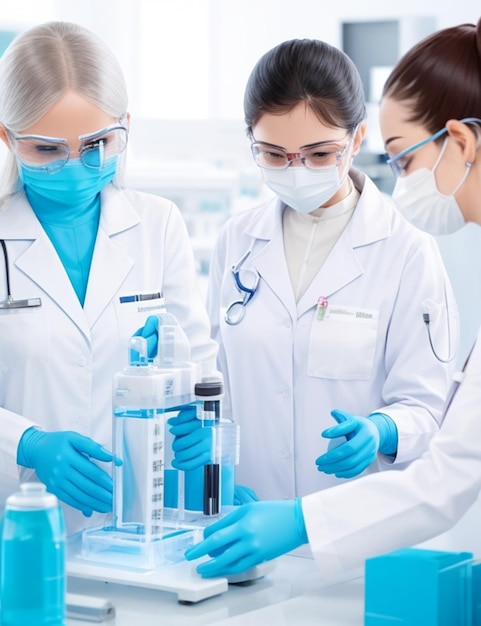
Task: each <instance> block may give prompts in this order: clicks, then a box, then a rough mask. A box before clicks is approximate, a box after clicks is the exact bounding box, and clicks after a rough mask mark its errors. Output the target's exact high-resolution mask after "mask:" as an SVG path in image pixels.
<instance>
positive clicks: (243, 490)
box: [234, 485, 259, 506]
mask: <svg viewBox="0 0 481 626" xmlns="http://www.w3.org/2000/svg"><path fill="white" fill-rule="evenodd" d="M258 501H259V498H258V497H257V494H256V492H255V491H254V490H253V489H251V488H250V487H246V486H245V485H234V505H235V506H239V505H241V504H248V503H249V502H258Z"/></svg>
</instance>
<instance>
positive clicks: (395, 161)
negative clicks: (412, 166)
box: [385, 117, 481, 178]
mask: <svg viewBox="0 0 481 626" xmlns="http://www.w3.org/2000/svg"><path fill="white" fill-rule="evenodd" d="M459 121H460V122H461V123H462V124H470V123H473V122H474V123H476V122H477V123H481V119H479V118H478V117H465V118H463V119H462V120H459ZM447 132H448V129H447V128H441V130H438V131H437V132H436V133H434V134H433V135H431V136H430V137H428V138H427V139H423V141H419V142H418V143H415V144H414V145H413V146H410V147H409V148H406V149H405V150H402V151H401V152H398V154H396V155H394V156H393V157H389V155H388V154H386V155H385V158H386V163H387V164H388V165H390V167H391V170H392V172H393V174H394V176H396V178H397V177H399V176H401V175H402V173H403V172H404V169H405V165H404V164H403V163H401V159H402V158H403V157H405V156H406V155H407V154H411V152H414V150H417V149H418V148H421V147H422V146H425V145H426V144H427V143H430V142H431V141H435V140H436V139H438V138H439V137H442V136H443V135H444V134H445V133H447Z"/></svg>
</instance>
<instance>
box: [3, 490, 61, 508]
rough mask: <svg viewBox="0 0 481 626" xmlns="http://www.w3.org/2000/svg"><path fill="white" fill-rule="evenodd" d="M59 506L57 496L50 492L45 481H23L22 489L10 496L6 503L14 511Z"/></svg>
mask: <svg viewBox="0 0 481 626" xmlns="http://www.w3.org/2000/svg"><path fill="white" fill-rule="evenodd" d="M57 506H58V500H57V497H56V496H54V494H53V493H48V492H47V488H46V487H45V485H44V484H43V483H22V484H21V485H20V491H17V492H16V493H13V494H12V495H11V496H9V497H8V498H7V503H6V507H7V509H10V510H14V511H28V510H30V511H31V510H38V509H53V508H55V507H57Z"/></svg>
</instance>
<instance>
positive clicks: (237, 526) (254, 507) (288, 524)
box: [185, 498, 308, 578]
mask: <svg viewBox="0 0 481 626" xmlns="http://www.w3.org/2000/svg"><path fill="white" fill-rule="evenodd" d="M307 541H308V539H307V533H306V527H305V524H304V515H303V513H302V505H301V500H300V498H296V499H295V500H270V501H267V500H265V501H262V502H251V503H250V504H245V505H244V506H240V507H239V508H238V509H236V510H234V511H233V512H232V513H229V514H228V515H226V516H225V517H224V518H222V519H221V520H219V521H218V522H216V523H215V524H212V525H211V526H207V527H206V528H205V530H204V541H201V542H200V543H198V544H197V545H195V546H193V547H192V548H189V549H188V550H187V551H186V552H185V558H186V559H187V560H188V561H192V560H193V559H198V558H199V557H201V556H205V555H206V554H208V555H209V556H211V557H213V558H212V559H211V560H210V561H206V562H204V563H201V564H200V565H198V566H197V568H196V569H197V572H198V573H199V574H200V575H201V576H203V577H204V578H212V577H214V576H228V575H230V574H240V573H241V572H245V571H246V570H248V569H249V568H251V567H254V566H255V565H258V564H259V563H262V562H264V561H269V560H271V559H275V558H276V557H278V556H281V554H285V553H286V552H290V551H291V550H294V549H295V548H298V547H299V546H301V545H302V544H304V543H307Z"/></svg>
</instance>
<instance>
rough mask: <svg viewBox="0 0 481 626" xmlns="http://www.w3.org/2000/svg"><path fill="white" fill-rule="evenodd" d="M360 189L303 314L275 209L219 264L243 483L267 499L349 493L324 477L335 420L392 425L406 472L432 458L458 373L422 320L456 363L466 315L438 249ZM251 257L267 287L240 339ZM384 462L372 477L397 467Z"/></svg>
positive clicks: (214, 286)
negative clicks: (234, 320) (240, 303)
mask: <svg viewBox="0 0 481 626" xmlns="http://www.w3.org/2000/svg"><path fill="white" fill-rule="evenodd" d="M350 175H351V177H352V178H353V179H354V180H355V184H356V187H357V188H358V189H359V190H360V191H361V197H360V200H359V203H358V205H357V207H356V209H355V211H354V214H353V217H352V218H351V220H350V222H349V224H348V225H347V227H346V229H345V231H344V232H343V234H342V235H341V237H340V238H339V240H338V241H337V242H336V244H335V246H334V248H333V249H332V251H331V253H330V255H329V256H328V258H327V259H326V261H325V263H324V264H323V266H322V267H321V269H320V270H319V272H318V274H317V276H316V277H315V278H314V280H313V281H312V283H311V285H310V286H309V287H308V289H307V290H306V292H305V293H304V295H303V296H302V297H301V298H300V300H299V302H298V303H297V304H296V302H295V299H294V294H293V289H292V286H291V282H290V278H289V273H288V268H287V264H286V259H285V254H284V244H283V232H282V212H283V208H284V206H283V204H282V203H281V202H280V201H279V200H277V199H274V200H272V201H271V202H269V203H267V205H264V206H261V207H260V208H256V209H254V210H251V211H247V212H245V213H241V214H238V215H235V216H233V217H232V218H231V219H230V220H229V221H228V223H227V224H226V225H225V226H224V228H223V230H222V231H221V233H220V236H219V238H218V241H217V244H216V247H215V250H214V254H213V259H212V264H211V273H210V284H209V294H208V312H209V317H210V321H211V327H212V332H213V337H214V339H216V340H217V342H218V343H219V344H220V350H219V368H220V370H221V371H222V372H223V373H224V376H225V381H226V398H225V403H224V406H225V411H226V413H229V412H230V413H231V415H232V417H233V419H234V420H235V421H236V422H238V423H239V425H240V433H241V439H240V442H241V445H240V463H239V466H238V468H237V477H236V480H237V482H238V483H241V484H245V485H248V486H249V487H251V488H253V489H254V490H255V491H256V493H257V495H258V496H259V497H260V498H261V499H274V498H278V499H282V498H293V497H295V496H304V495H306V494H308V493H311V492H313V491H317V490H319V489H323V488H326V487H329V486H331V485H334V484H340V483H341V482H342V481H341V480H340V479H336V478H335V477H333V476H328V475H326V474H323V473H320V472H318V471H317V467H316V465H315V459H316V458H317V457H318V456H319V455H320V454H322V453H323V452H325V451H326V450H327V446H328V440H327V439H325V438H322V437H321V431H322V430H324V429H325V428H327V427H329V426H333V425H334V424H335V422H334V420H333V418H332V417H331V416H330V411H331V410H332V409H334V408H339V409H343V410H346V411H349V412H352V413H354V414H357V415H364V416H366V415H368V414H370V413H372V412H374V411H380V412H382V413H385V414H387V415H389V416H390V417H391V418H392V419H393V420H394V422H395V424H396V426H397V429H398V435H399V446H398V454H397V457H396V459H395V465H396V466H400V467H402V466H403V465H404V464H405V463H407V462H410V461H412V460H413V459H415V458H417V457H418V456H420V455H421V454H422V453H423V452H424V451H425V449H426V448H427V445H428V442H429V440H430V438H431V437H432V435H433V433H435V432H436V431H437V430H438V427H439V426H438V425H439V422H440V420H441V413H442V407H443V403H444V399H445V397H446V394H447V391H448V388H449V382H450V376H451V373H452V369H453V367H454V360H451V361H450V363H449V364H445V363H441V362H440V361H439V360H438V359H437V358H436V357H435V356H434V354H433V350H432V349H431V347H430V344H429V338H428V334H427V331H426V327H425V324H424V322H423V313H429V314H430V319H431V325H430V326H431V337H432V341H433V344H434V346H435V349H436V351H437V353H438V355H439V356H441V358H446V357H448V356H453V354H454V352H455V346H456V345H457V341H458V313H457V308H456V304H455V301H454V297H453V294H452V291H451V287H450V284H449V280H448V278H447V275H446V272H445V269H444V266H443V263H442V260H441V257H440V253H439V250H438V247H437V244H436V243H435V241H434V239H433V238H432V237H431V236H429V235H427V234H426V233H423V232H421V231H419V230H417V229H415V228H414V227H413V226H411V225H410V224H409V223H408V222H407V221H406V220H405V219H404V218H403V217H402V216H401V215H400V214H399V213H398V212H397V210H396V209H395V208H394V206H393V204H392V202H391V201H390V200H389V199H388V198H387V197H386V196H384V195H383V194H381V193H380V192H379V191H378V190H377V188H376V187H375V186H374V184H373V183H372V181H370V180H369V178H368V177H365V176H364V175H362V174H361V173H360V172H356V171H355V170H352V171H351V173H350ZM247 250H252V254H251V255H250V257H249V258H248V259H247V260H246V262H245V264H244V266H243V267H245V268H246V269H253V270H256V271H257V272H258V273H259V274H260V281H259V286H258V289H257V292H256V294H255V295H254V297H253V298H252V300H251V301H250V302H249V303H248V304H247V307H246V311H245V317H244V319H243V320H242V321H241V322H240V323H239V324H238V325H235V326H230V325H228V324H226V322H225V321H224V312H225V309H226V307H227V306H228V305H229V304H230V303H231V302H232V301H233V300H238V299H242V295H241V294H240V293H239V292H238V291H237V289H236V286H235V283H234V280H233V274H232V271H231V268H232V266H233V265H235V264H236V263H237V262H238V261H239V259H240V258H241V257H242V255H243V254H244V253H245V252H246V251H247ZM320 296H324V297H326V298H327V299H328V303H329V307H328V309H327V314H326V318H325V319H324V321H319V320H317V319H316V303H317V301H318V298H319V297H320ZM331 314H332V315H331ZM449 353H451V354H449ZM381 456H382V455H381ZM381 456H380V459H379V460H378V462H377V463H375V464H373V465H372V466H371V467H370V468H368V470H367V471H368V472H369V471H376V470H377V469H378V467H374V466H375V465H376V466H380V467H392V462H391V461H392V460H391V459H387V458H381Z"/></svg>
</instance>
